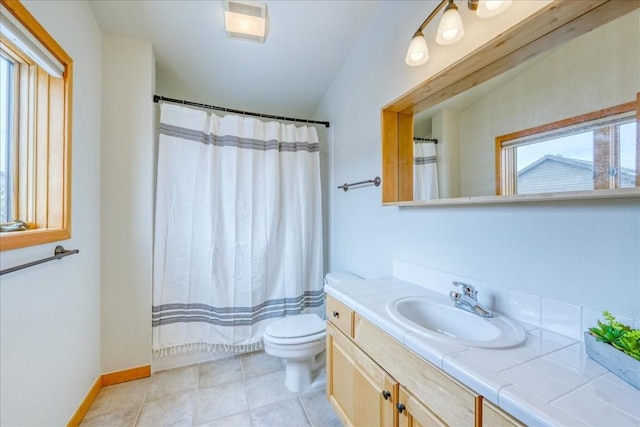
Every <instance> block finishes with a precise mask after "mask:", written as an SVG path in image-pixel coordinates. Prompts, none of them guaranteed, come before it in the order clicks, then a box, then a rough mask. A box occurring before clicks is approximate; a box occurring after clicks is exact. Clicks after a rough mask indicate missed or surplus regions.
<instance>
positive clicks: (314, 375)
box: [284, 351, 327, 393]
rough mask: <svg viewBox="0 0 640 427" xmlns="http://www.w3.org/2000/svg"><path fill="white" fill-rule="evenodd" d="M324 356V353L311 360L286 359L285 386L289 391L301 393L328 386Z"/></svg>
mask: <svg viewBox="0 0 640 427" xmlns="http://www.w3.org/2000/svg"><path fill="white" fill-rule="evenodd" d="M324 354H325V352H324V351H323V352H322V353H320V354H318V355H317V356H316V357H315V358H311V359H285V360H284V362H285V371H284V373H285V377H284V385H285V387H286V388H287V390H289V391H291V392H294V393H299V392H301V391H306V390H312V389H315V388H320V387H323V386H324V385H326V383H327V376H326V369H325V368H324V360H325V358H324Z"/></svg>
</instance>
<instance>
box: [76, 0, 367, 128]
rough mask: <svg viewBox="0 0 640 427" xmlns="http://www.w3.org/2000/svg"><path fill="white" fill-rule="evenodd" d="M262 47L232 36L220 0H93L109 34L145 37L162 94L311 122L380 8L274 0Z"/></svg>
mask: <svg viewBox="0 0 640 427" xmlns="http://www.w3.org/2000/svg"><path fill="white" fill-rule="evenodd" d="M266 3H267V7H268V16H269V24H268V33H267V38H266V41H265V42H264V43H255V42H249V41H242V40H236V39H229V38H227V37H226V34H225V30H224V4H223V2H222V1H219V0H218V1H203V0H198V1H170V0H151V1H112V0H104V1H103V0H94V1H90V2H89V4H90V7H91V9H92V11H93V13H94V15H95V17H96V20H97V22H98V25H99V26H100V28H101V31H102V32H103V34H106V35H112V36H118V37H126V38H133V39H138V40H145V41H148V42H150V43H151V44H152V46H153V49H154V52H155V55H156V61H157V63H156V73H157V75H156V80H157V82H156V92H157V93H158V94H159V95H163V96H168V97H173V98H179V99H188V100H190V101H195V102H202V103H207V104H213V105H218V106H223V107H229V108H235V109H241V110H246V111H255V112H261V113H268V114H276V115H287V116H296V117H310V116H311V115H312V114H313V112H314V111H315V109H316V107H317V105H318V104H319V103H320V101H321V100H322V97H323V96H324V94H325V93H326V91H327V89H328V88H329V86H330V85H331V83H332V81H333V79H334V77H335V76H336V74H337V73H338V72H339V71H340V68H341V66H342V64H343V63H344V61H345V60H346V58H347V57H348V55H349V53H350V52H351V50H352V49H353V48H354V46H355V45H356V43H357V42H358V40H359V37H360V35H361V34H362V32H363V31H364V30H365V28H366V27H367V25H368V24H369V22H370V20H371V18H372V17H373V15H374V13H375V12H376V10H377V8H378V3H379V2H377V1H365V0H356V1H348V0H339V1H338V0H315V1H314V0H307V1H305V0H302V1H294V0H272V1H266Z"/></svg>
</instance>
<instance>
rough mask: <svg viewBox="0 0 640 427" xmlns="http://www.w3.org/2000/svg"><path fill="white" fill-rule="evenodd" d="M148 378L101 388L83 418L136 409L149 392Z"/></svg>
mask: <svg viewBox="0 0 640 427" xmlns="http://www.w3.org/2000/svg"><path fill="white" fill-rule="evenodd" d="M149 384H150V381H149V378H144V379H141V380H137V381H129V382H126V383H122V384H116V385H111V386H108V387H103V388H102V389H101V390H100V393H98V396H97V397H96V400H95V401H94V402H93V405H91V408H90V409H89V412H87V415H86V417H85V418H91V417H96V416H98V415H104V414H109V413H112V412H122V411H125V410H127V409H132V408H135V409H138V408H140V405H142V401H143V400H144V398H145V395H146V393H147V391H148V390H149Z"/></svg>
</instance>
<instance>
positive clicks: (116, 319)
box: [101, 36, 156, 373]
mask: <svg viewBox="0 0 640 427" xmlns="http://www.w3.org/2000/svg"><path fill="white" fill-rule="evenodd" d="M102 77H103V79H102V101H103V104H102V151H101V164H102V181H101V184H102V187H101V202H102V222H101V241H102V257H101V262H102V265H101V279H102V292H101V305H102V372H104V373H107V372H113V371H120V370H124V369H129V368H133V367H137V366H143V365H150V364H151V272H152V253H153V216H154V214H153V206H154V202H153V200H154V197H155V194H154V177H155V172H154V170H155V169H154V168H155V166H154V159H155V144H156V143H155V141H156V138H155V128H154V123H155V115H154V114H155V104H154V103H153V102H152V97H153V94H154V91H155V59H154V56H153V49H152V47H151V44H150V43H148V42H144V41H137V40H131V39H124V38H118V37H110V36H104V37H103V39H102Z"/></svg>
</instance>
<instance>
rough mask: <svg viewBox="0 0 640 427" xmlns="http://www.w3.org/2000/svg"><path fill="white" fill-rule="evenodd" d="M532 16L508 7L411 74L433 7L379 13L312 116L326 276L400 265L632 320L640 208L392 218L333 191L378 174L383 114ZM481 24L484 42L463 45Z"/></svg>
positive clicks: (510, 209) (556, 206) (563, 205)
mask: <svg viewBox="0 0 640 427" xmlns="http://www.w3.org/2000/svg"><path fill="white" fill-rule="evenodd" d="M541 6H544V2H528V3H525V2H514V4H513V6H512V7H511V9H510V10H509V11H507V12H506V13H505V14H504V15H501V16H499V17H496V18H494V19H493V20H492V21H491V24H490V25H489V24H488V23H489V21H486V22H484V23H478V22H473V23H471V22H470V25H468V26H467V27H466V33H467V36H466V37H465V39H463V40H462V41H461V42H460V43H459V44H456V45H454V46H451V47H450V48H443V47H439V46H437V45H435V44H434V43H431V44H430V46H429V47H430V53H431V60H430V62H428V63H427V64H426V65H425V66H423V67H418V68H411V67H408V66H406V65H405V64H404V56H405V53H406V48H407V46H408V43H409V41H410V38H411V35H412V32H413V30H414V29H415V28H417V27H418V26H419V25H420V23H421V21H422V19H424V17H425V16H426V15H428V14H429V13H430V12H431V10H432V9H433V7H435V2H429V3H427V2H412V1H406V2H405V1H396V2H392V3H391V2H390V3H385V4H382V5H381V7H380V10H379V11H378V14H377V15H376V17H375V19H374V21H373V22H372V25H371V26H370V28H369V30H368V32H367V34H365V36H364V37H363V38H362V39H361V41H360V43H359V44H358V45H357V47H356V48H355V50H354V51H353V52H352V54H351V56H350V57H349V59H348V61H347V62H346V63H345V65H344V66H343V68H342V70H341V72H340V74H339V75H338V76H337V78H336V80H335V81H334V83H333V85H332V87H331V89H330V90H329V91H328V93H327V94H326V96H325V98H324V100H323V102H322V104H321V105H320V107H319V108H318V111H317V112H316V116H317V117H323V118H326V119H328V120H330V121H331V124H332V133H331V135H332V153H331V158H332V180H333V182H332V183H331V185H330V188H331V220H330V222H331V225H332V228H331V236H330V244H331V246H330V255H331V258H330V265H329V267H330V269H333V270H351V271H353V272H354V273H357V274H359V275H362V276H365V277H379V276H387V275H391V273H392V260H394V259H398V260H402V261H406V262H409V263H413V264H417V265H422V266H426V267H431V268H435V269H438V270H443V271H448V272H452V273H455V274H459V275H462V276H466V277H471V278H475V279H477V280H482V281H484V282H488V283H491V284H494V285H498V286H504V287H508V288H514V289H517V290H520V291H524V292H530V293H534V294H537V295H541V296H545V297H547V298H552V299H557V300H560V301H564V302H570V303H573V304H578V305H583V306H587V307H591V308H594V309H598V310H602V309H609V310H611V311H612V312H614V313H617V314H620V315H624V316H628V317H631V318H636V319H637V318H638V317H640V262H639V260H640V202H639V201H638V199H635V200H629V199H627V200H623V199H621V200H602V201H572V202H555V203H535V204H512V205H485V206H460V207H437V208H417V207H411V208H397V207H383V206H381V190H380V188H379V187H377V188H376V187H366V188H361V189H358V190H354V191H349V192H348V193H344V192H342V191H338V190H336V189H335V185H336V184H339V183H342V182H351V181H359V180H362V179H370V178H371V177H373V176H375V175H379V174H380V173H381V164H382V160H381V154H380V151H381V149H380V108H381V107H382V106H383V105H386V104H388V103H389V102H391V101H392V100H394V99H395V98H397V97H399V96H400V95H401V94H403V93H404V92H406V91H408V90H410V89H411V88H412V87H414V86H416V85H417V84H418V83H420V82H421V81H423V80H425V79H426V78H427V77H429V76H430V75H433V74H434V73H435V72H437V71H438V70H440V69H442V68H443V67H444V66H446V65H447V64H449V63H452V62H454V61H455V60H457V59H459V58H460V57H461V56H462V55H463V54H465V53H467V52H470V51H471V49H472V48H473V47H475V46H478V45H480V44H482V43H484V42H485V41H486V40H488V39H489V38H490V37H492V36H493V35H495V34H497V33H499V32H500V31H502V30H503V29H504V28H506V27H508V25H509V24H510V23H512V22H515V20H516V19H520V18H521V17H522V16H523V15H526V13H524V11H523V12H522V14H519V13H518V12H519V11H520V10H521V8H522V7H541ZM460 9H461V10H462V9H463V8H462V7H461V8H460ZM476 21H479V20H476ZM471 24H473V25H471ZM480 24H482V28H483V29H484V30H485V34H484V37H483V36H479V35H477V33H476V35H474V36H471V34H472V31H473V30H474V26H475V29H480ZM430 27H435V26H430ZM430 31H432V28H430ZM427 38H429V36H427ZM431 39H433V38H431Z"/></svg>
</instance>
